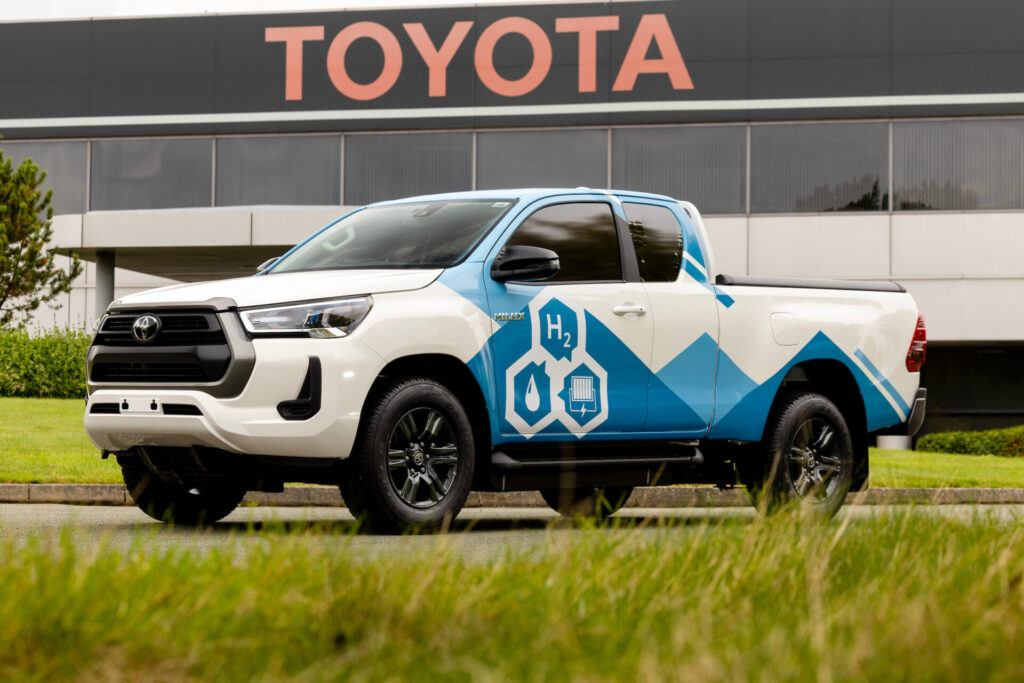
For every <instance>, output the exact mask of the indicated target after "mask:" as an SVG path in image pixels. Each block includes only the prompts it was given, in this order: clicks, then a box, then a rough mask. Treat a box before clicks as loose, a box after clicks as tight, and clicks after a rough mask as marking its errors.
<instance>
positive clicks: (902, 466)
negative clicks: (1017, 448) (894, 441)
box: [869, 448, 1024, 488]
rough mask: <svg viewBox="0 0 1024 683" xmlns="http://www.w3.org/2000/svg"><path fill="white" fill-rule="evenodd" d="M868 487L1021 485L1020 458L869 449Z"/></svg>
mask: <svg viewBox="0 0 1024 683" xmlns="http://www.w3.org/2000/svg"><path fill="white" fill-rule="evenodd" d="M869 457H870V462H871V486H872V487H873V488H880V487H890V486H896V487H908V488H937V487H945V486H950V487H954V488H977V487H983V488H1020V487H1024V458H1001V457H997V456H994V455H951V454H949V453H922V452H915V451H889V450H880V449H877V448H875V449H872V450H871V455H870V456H869Z"/></svg>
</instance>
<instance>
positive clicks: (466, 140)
mask: <svg viewBox="0 0 1024 683" xmlns="http://www.w3.org/2000/svg"><path fill="white" fill-rule="evenodd" d="M472 186H473V136H472V135H471V134H470V133H408V134H390V135H347V136H345V203H346V204H348V205H354V204H369V203H371V202H379V201H384V200H386V199H399V198H401V197H411V196H415V195H421V194H435V193H438V192H458V191H460V190H468V189H470V188H472Z"/></svg>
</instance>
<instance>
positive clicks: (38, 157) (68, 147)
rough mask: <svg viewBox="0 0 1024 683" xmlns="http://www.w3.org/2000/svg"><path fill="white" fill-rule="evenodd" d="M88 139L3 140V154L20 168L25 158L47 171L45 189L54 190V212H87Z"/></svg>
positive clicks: (15, 166)
mask: <svg viewBox="0 0 1024 683" xmlns="http://www.w3.org/2000/svg"><path fill="white" fill-rule="evenodd" d="M87 144H88V143H85V142H74V141H67V142H64V141H60V142H37V141H31V142H7V141H0V149H2V150H3V153H4V156H5V157H9V158H10V159H11V165H12V166H13V167H14V168H17V167H18V165H19V164H21V162H22V161H23V160H24V159H32V161H34V162H35V163H36V165H37V166H38V167H39V168H40V169H42V170H44V171H46V180H44V181H43V185H42V190H43V192H46V191H47V190H53V198H52V200H51V201H52V204H51V206H53V213H54V214H61V213H84V212H85V177H86V171H87V169H86V158H87V152H86V145H87Z"/></svg>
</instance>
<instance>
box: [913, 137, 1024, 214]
mask: <svg viewBox="0 0 1024 683" xmlns="http://www.w3.org/2000/svg"><path fill="white" fill-rule="evenodd" d="M893 158H894V166H895V168H894V171H893V176H894V182H895V191H894V192H895V194H896V208H897V209H898V210H901V211H913V210H929V209H935V210H943V209H944V210H964V209H1019V208H1024V176H1022V170H1021V165H1022V164H1024V121H1021V120H988V121H985V120H973V121H912V122H906V123H896V124H895V125H894V127H893Z"/></svg>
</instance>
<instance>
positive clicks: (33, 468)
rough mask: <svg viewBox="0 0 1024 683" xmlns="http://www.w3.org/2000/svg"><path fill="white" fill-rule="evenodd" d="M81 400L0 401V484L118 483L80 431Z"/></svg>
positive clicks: (117, 473) (110, 464)
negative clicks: (0, 482)
mask: <svg viewBox="0 0 1024 683" xmlns="http://www.w3.org/2000/svg"><path fill="white" fill-rule="evenodd" d="M84 413H85V401H84V400H81V399H60V398H0V481H2V482H47V483H83V484H97V483H118V484H119V483H121V470H120V469H119V468H118V466H117V463H115V462H114V461H113V460H100V452H99V450H98V449H97V448H96V447H95V446H94V445H93V444H92V442H91V441H89V437H87V436H86V435H85V429H84V428H83V427H82V417H83V415H84Z"/></svg>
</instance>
